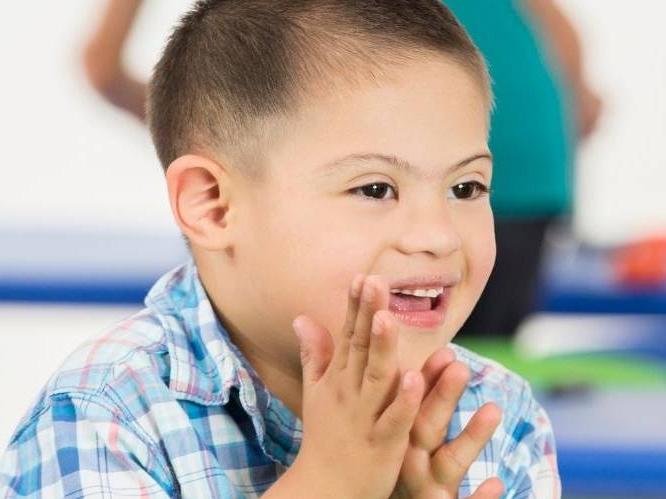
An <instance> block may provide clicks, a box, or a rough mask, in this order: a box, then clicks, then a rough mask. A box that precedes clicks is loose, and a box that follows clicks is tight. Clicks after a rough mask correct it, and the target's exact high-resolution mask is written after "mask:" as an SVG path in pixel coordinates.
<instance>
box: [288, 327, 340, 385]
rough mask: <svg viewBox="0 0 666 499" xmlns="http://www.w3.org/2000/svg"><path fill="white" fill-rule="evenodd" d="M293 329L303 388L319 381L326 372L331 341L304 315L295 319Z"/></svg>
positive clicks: (327, 335)
mask: <svg viewBox="0 0 666 499" xmlns="http://www.w3.org/2000/svg"><path fill="white" fill-rule="evenodd" d="M293 327H294V331H295V332H296V336H298V340H299V345H300V350H301V364H302V366H303V385H304V388H305V387H306V386H309V385H312V384H314V383H316V382H317V381H319V379H320V378H321V377H322V375H323V374H324V372H325V371H326V368H327V367H328V365H329V363H330V360H331V356H332V353H333V339H332V338H331V335H330V334H329V332H328V331H327V330H326V328H324V327H322V326H320V325H319V324H317V323H316V322H315V321H313V320H312V319H310V318H309V317H308V316H306V315H299V316H298V317H296V319H295V320H294V322H293Z"/></svg>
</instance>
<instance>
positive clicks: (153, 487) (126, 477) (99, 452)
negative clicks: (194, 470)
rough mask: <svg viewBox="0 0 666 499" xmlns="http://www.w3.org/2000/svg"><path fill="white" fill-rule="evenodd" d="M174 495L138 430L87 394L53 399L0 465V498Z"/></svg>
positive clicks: (14, 440) (161, 465) (164, 469)
mask: <svg viewBox="0 0 666 499" xmlns="http://www.w3.org/2000/svg"><path fill="white" fill-rule="evenodd" d="M177 495H178V491H177V490H176V487H175V486H174V481H173V480H172V478H171V476H170V473H169V470H168V469H167V466H166V464H165V460H164V459H160V458H159V454H158V453H157V452H156V450H155V449H154V448H153V445H152V444H151V443H150V442H149V441H148V440H147V439H146V438H145V436H142V435H141V434H140V429H139V428H138V426H136V425H133V424H132V422H131V421H127V420H125V419H124V418H123V416H122V415H121V414H119V413H118V412H117V410H115V411H114V410H113V409H111V408H110V407H106V406H105V405H104V403H103V402H102V401H101V400H96V399H95V398H94V396H92V395H84V394H63V395H55V396H53V397H51V399H50V400H49V401H48V402H47V403H46V405H44V406H43V408H42V409H41V411H40V412H38V413H36V414H34V415H33V416H32V418H31V419H28V420H27V421H26V422H25V423H24V424H23V425H22V427H21V428H20V429H19V431H18V432H17V433H15V435H14V436H13V438H12V440H11V441H10V443H9V447H8V449H7V451H6V453H5V455H4V457H3V458H2V459H1V460H0V498H7V497H33V498H42V497H44V498H46V497H49V498H50V497H69V498H80V497H117V496H124V497H144V498H166V497H174V496H177Z"/></svg>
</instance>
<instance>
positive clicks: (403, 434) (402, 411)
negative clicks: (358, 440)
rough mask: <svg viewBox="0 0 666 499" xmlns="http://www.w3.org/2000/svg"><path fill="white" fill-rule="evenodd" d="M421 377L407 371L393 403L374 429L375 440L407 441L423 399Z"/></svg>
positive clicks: (416, 373) (419, 374) (416, 372)
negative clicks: (403, 439)
mask: <svg viewBox="0 0 666 499" xmlns="http://www.w3.org/2000/svg"><path fill="white" fill-rule="evenodd" d="M423 388H424V382H423V376H422V375H421V373H420V372H418V371H407V372H406V373H405V374H404V375H403V376H402V379H401V380H400V388H399V389H398V393H397V395H396V397H395V399H394V400H393V402H392V403H391V404H390V405H389V406H388V407H387V408H386V410H384V412H383V413H382V415H381V416H380V417H379V420H378V421H377V425H376V427H375V430H376V435H377V438H379V439H386V440H391V441H394V442H395V441H399V440H400V439H402V438H405V439H407V438H408V436H409V431H410V429H411V427H412V424H413V423H414V418H415V417H416V413H417V411H418V409H419V406H420V405H421V399H422V398H423Z"/></svg>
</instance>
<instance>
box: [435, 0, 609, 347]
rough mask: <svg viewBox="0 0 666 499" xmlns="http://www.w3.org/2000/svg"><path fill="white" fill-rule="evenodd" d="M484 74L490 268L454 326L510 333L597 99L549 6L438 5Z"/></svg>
mask: <svg viewBox="0 0 666 499" xmlns="http://www.w3.org/2000/svg"><path fill="white" fill-rule="evenodd" d="M445 3H446V4H447V5H448V6H449V7H450V8H451V10H453V12H454V13H455V14H456V16H458V18H459V19H460V21H461V23H462V24H463V25H464V26H465V27H466V28H467V30H468V31H469V33H470V35H471V37H472V39H473V40H474V41H475V42H476V44H477V46H478V47H479V49H480V50H481V52H482V53H483V54H484V56H485V57H486V59H487V61H488V65H489V68H490V75H491V77H492V79H493V90H494V94H495V106H496V108H495V111H494V113H493V115H492V122H491V132H490V148H491V151H492V152H493V157H494V160H493V162H494V168H493V182H492V183H493V187H492V196H491V200H492V205H493V212H494V214H495V232H496V240H497V261H496V263H495V268H494V270H493V274H492V275H491V278H490V280H489V282H488V285H487V286H486V289H485V291H484V293H483V295H482V296H481V298H480V300H479V303H478V304H477V307H476V309H475V310H474V312H473V313H472V315H471V316H470V318H469V319H468V321H467V322H466V324H465V325H464V326H463V329H462V331H463V332H464V333H467V334H468V335H469V334H473V335H506V336H510V335H512V334H513V333H514V332H515V330H516V329H517V327H518V326H519V324H520V323H521V322H522V320H523V319H524V318H525V317H526V316H527V315H528V314H529V313H530V312H531V311H532V309H533V307H534V306H535V295H536V292H537V285H538V277H539V270H540V264H541V260H542V252H543V242H544V235H545V233H546V230H547V229H548V227H549V226H550V225H551V224H553V223H555V222H556V221H558V220H559V219H562V218H564V217H566V216H567V215H569V213H570V211H571V208H572V198H573V195H572V187H573V172H572V166H573V162H574V155H575V148H576V145H577V144H578V143H579V142H580V141H581V140H583V139H584V138H585V137H587V136H588V135H589V134H590V133H591V132H592V131H593V130H594V128H595V126H596V123H597V120H598V118H599V114H600V110H601V101H600V99H599V97H598V96H597V95H596V93H595V92H594V91H593V90H592V89H591V88H590V86H589V85H588V83H587V81H586V79H585V75H584V70H583V59H582V51H581V45H580V41H579V38H578V35H577V34H576V31H575V30H574V28H573V26H572V25H571V23H570V22H569V21H568V19H567V18H566V17H565V15H564V14H563V13H562V11H561V10H560V9H559V8H558V6H557V4H556V3H555V1H554V0H522V1H521V0H445Z"/></svg>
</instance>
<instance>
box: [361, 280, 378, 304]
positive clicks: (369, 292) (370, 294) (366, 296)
mask: <svg viewBox="0 0 666 499" xmlns="http://www.w3.org/2000/svg"><path fill="white" fill-rule="evenodd" d="M374 296H375V290H374V288H373V287H372V284H370V283H368V281H367V280H366V281H365V284H364V285H363V301H366V302H368V303H370V302H372V299H373V298H374Z"/></svg>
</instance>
